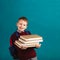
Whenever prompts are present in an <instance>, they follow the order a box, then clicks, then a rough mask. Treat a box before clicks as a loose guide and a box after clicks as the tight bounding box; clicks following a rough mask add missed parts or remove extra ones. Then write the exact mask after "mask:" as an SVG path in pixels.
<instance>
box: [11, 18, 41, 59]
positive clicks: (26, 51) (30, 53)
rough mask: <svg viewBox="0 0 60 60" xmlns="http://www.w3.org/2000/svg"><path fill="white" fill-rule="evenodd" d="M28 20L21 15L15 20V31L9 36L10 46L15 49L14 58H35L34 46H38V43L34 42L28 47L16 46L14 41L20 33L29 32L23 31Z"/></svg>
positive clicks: (25, 33) (26, 33) (27, 32)
mask: <svg viewBox="0 0 60 60" xmlns="http://www.w3.org/2000/svg"><path fill="white" fill-rule="evenodd" d="M27 25H28V20H27V18H26V17H21V18H19V19H18V22H17V31H16V32H14V33H13V34H12V35H11V37H10V46H13V47H14V49H15V55H14V58H15V60H37V57H36V52H35V50H34V48H35V47H36V48H39V47H40V44H35V47H34V48H28V47H26V46H21V47H20V48H18V47H17V46H16V45H15V44H14V42H15V41H16V40H18V38H19V37H20V36H21V35H29V34H31V33H30V32H29V31H25V30H26V29H27Z"/></svg>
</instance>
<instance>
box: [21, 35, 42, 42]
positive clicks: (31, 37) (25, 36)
mask: <svg viewBox="0 0 60 60" xmlns="http://www.w3.org/2000/svg"><path fill="white" fill-rule="evenodd" d="M20 38H21V39H23V40H25V41H27V40H37V39H40V40H43V39H42V37H41V36H39V35H35V34H34V35H22V36H20Z"/></svg>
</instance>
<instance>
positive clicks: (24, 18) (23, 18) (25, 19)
mask: <svg viewBox="0 0 60 60" xmlns="http://www.w3.org/2000/svg"><path fill="white" fill-rule="evenodd" d="M21 19H22V20H24V21H26V22H27V23H28V19H27V18H26V17H20V18H19V19H18V21H19V20H21Z"/></svg>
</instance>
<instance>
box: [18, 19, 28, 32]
mask: <svg viewBox="0 0 60 60" xmlns="http://www.w3.org/2000/svg"><path fill="white" fill-rule="evenodd" d="M17 27H18V30H20V31H24V30H25V29H26V28H27V21H24V20H23V19H21V20H19V21H18V23H17Z"/></svg>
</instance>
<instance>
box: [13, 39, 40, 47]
mask: <svg viewBox="0 0 60 60" xmlns="http://www.w3.org/2000/svg"><path fill="white" fill-rule="evenodd" d="M14 44H15V45H16V46H18V47H19V48H20V47H21V46H26V47H35V43H30V44H24V43H21V42H20V41H19V40H17V41H15V42H14ZM37 44H39V43H37Z"/></svg>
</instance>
